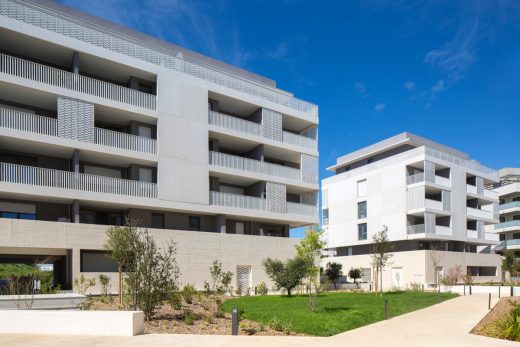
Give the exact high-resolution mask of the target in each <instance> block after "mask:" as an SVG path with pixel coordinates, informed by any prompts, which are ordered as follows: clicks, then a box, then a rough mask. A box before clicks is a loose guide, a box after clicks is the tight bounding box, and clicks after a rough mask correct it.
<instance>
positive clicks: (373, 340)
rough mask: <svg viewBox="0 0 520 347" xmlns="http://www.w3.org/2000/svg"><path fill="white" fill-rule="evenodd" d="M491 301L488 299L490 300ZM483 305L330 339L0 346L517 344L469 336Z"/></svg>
mask: <svg viewBox="0 0 520 347" xmlns="http://www.w3.org/2000/svg"><path fill="white" fill-rule="evenodd" d="M497 301H498V299H497V298H494V299H493V302H492V304H495V303H496V302H497ZM487 305H488V297H487V295H473V296H462V297H458V298H456V299H453V300H449V301H446V302H443V303H441V304H438V305H434V306H431V307H428V308H425V309H422V310H419V311H415V312H412V313H408V314H405V315H402V316H399V317H395V318H392V319H390V320H387V321H383V322H379V323H375V324H372V325H368V326H365V327H362V328H359V329H355V330H351V331H348V332H345V333H342V334H339V335H335V336H332V337H276V336H269V337H268V336H265V337H262V336H214V335H166V334H164V335H161V334H157V335H154V334H150V335H141V336H135V337H97V336H96V337H88V336H49V335H44V336H38V335H0V346H48V347H61V346H125V347H132V346H136V347H137V346H139V347H141V346H143V347H144V346H153V347H161V346H193V347H195V346H196V347H199V346H237V347H239V346H240V347H242V346H247V347H255V346H269V347H277V346H301V347H306V346H443V347H444V346H471V347H477V346H517V347H518V346H520V344H518V343H514V342H508V341H503V340H498V339H491V338H487V337H483V336H477V335H472V334H469V331H470V330H471V329H472V328H473V327H474V326H475V325H476V324H477V323H478V322H479V321H480V320H481V319H482V318H483V317H484V316H485V315H486V313H487V312H488V310H487Z"/></svg>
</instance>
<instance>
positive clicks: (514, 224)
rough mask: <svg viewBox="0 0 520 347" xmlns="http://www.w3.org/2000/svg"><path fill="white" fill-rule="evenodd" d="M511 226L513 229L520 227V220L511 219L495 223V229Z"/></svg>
mask: <svg viewBox="0 0 520 347" xmlns="http://www.w3.org/2000/svg"><path fill="white" fill-rule="evenodd" d="M506 228H508V229H509V228H511V229H512V230H515V229H520V220H510V221H508V222H503V223H498V224H495V230H496V229H506Z"/></svg>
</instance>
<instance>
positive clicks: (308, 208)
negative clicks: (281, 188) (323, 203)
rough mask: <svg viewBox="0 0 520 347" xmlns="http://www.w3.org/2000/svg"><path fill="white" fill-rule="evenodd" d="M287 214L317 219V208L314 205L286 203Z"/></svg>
mask: <svg viewBox="0 0 520 347" xmlns="http://www.w3.org/2000/svg"><path fill="white" fill-rule="evenodd" d="M287 213H288V214H297V215H304V216H311V217H317V216H318V207H317V206H315V205H307V204H298V203H294V202H288V203H287Z"/></svg>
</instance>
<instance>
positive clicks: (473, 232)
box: [466, 229, 478, 239]
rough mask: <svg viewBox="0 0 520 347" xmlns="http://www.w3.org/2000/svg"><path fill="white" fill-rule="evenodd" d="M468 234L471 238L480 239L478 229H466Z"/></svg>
mask: <svg viewBox="0 0 520 347" xmlns="http://www.w3.org/2000/svg"><path fill="white" fill-rule="evenodd" d="M466 236H467V237H468V238H469V239H478V231H477V230H473V229H468V230H467V231H466Z"/></svg>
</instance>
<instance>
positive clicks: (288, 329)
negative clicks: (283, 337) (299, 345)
mask: <svg viewBox="0 0 520 347" xmlns="http://www.w3.org/2000/svg"><path fill="white" fill-rule="evenodd" d="M291 330H292V323H291V322H287V323H285V324H284V325H283V332H284V333H286V334H287V335H290V334H291Z"/></svg>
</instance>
